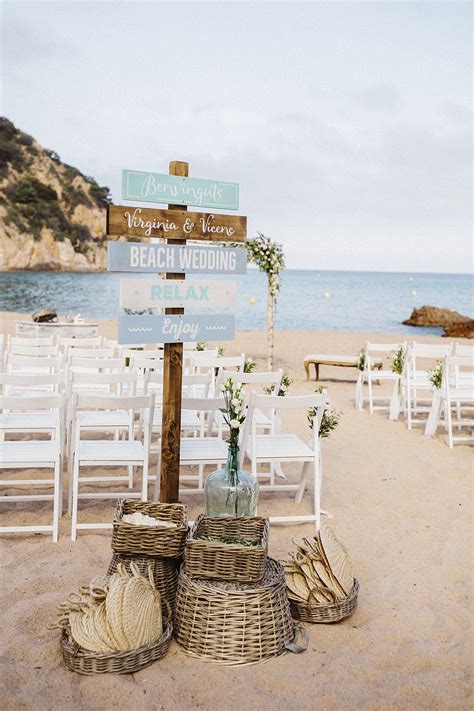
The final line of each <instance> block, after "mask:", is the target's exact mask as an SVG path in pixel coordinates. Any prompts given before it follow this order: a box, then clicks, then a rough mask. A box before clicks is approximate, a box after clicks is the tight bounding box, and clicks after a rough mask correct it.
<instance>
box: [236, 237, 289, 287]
mask: <svg viewBox="0 0 474 711" xmlns="http://www.w3.org/2000/svg"><path fill="white" fill-rule="evenodd" d="M245 246H246V248H247V258H248V261H249V262H253V263H254V264H256V265H257V266H258V268H259V270H260V271H261V272H265V274H267V276H268V288H269V291H270V293H271V296H272V298H273V299H274V300H276V298H277V296H278V292H279V291H280V286H281V278H280V272H282V271H283V269H284V268H285V256H284V254H283V247H282V245H281V244H278V243H277V242H272V240H271V239H270V238H269V237H265V235H264V234H262V233H261V232H259V233H258V234H257V237H254V238H253V239H249V240H247V242H246V243H245Z"/></svg>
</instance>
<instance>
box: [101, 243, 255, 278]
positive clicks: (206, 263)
mask: <svg viewBox="0 0 474 711" xmlns="http://www.w3.org/2000/svg"><path fill="white" fill-rule="evenodd" d="M107 247H108V250H107V260H108V261H107V269H108V271H109V272H164V271H167V272H174V273H182V274H184V273H187V274H193V273H194V274H197V273H200V274H245V273H246V271H247V253H246V250H245V249H242V248H239V247H236V248H234V247H198V246H193V245H186V246H184V245H183V246H182V247H181V246H177V245H171V244H161V243H151V242H150V243H148V242H108V244H107Z"/></svg>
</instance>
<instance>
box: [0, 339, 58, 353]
mask: <svg viewBox="0 0 474 711" xmlns="http://www.w3.org/2000/svg"><path fill="white" fill-rule="evenodd" d="M56 345H57V343H56V339H55V337H54V336H44V337H41V338H36V337H32V338H26V337H23V336H9V337H8V340H7V349H8V350H11V349H12V347H13V346H14V347H17V346H26V347H27V348H28V347H34V348H40V347H43V346H44V347H46V348H48V347H49V348H50V347H51V346H56Z"/></svg>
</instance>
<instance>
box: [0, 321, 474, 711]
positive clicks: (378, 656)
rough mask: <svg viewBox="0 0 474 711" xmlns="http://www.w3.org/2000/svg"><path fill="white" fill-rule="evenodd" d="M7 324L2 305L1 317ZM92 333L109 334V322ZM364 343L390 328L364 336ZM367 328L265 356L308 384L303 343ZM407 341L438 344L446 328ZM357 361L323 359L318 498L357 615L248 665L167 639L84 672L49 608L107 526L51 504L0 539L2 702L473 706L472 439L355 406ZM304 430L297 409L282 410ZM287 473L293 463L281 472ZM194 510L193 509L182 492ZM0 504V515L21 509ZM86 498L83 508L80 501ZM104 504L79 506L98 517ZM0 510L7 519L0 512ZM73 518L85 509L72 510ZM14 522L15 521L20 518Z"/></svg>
mask: <svg viewBox="0 0 474 711" xmlns="http://www.w3.org/2000/svg"><path fill="white" fill-rule="evenodd" d="M0 324H1V325H2V331H4V332H11V331H12V328H13V325H14V317H13V315H6V314H3V315H0ZM103 332H104V333H105V332H107V333H108V334H109V335H112V334H113V325H111V324H104V326H103ZM370 337H371V338H372V339H373V340H376V339H380V340H383V341H386V342H391V341H393V340H400V336H393V335H390V334H377V335H376V336H375V334H371V335H370ZM366 338H367V334H356V333H345V332H330V333H322V332H301V331H300V332H297V331H277V333H276V343H275V355H276V366H277V367H283V368H285V369H287V370H288V371H289V373H290V375H291V376H292V377H293V378H294V379H295V382H294V384H293V386H292V387H291V392H292V393H294V394H298V393H310V392H312V390H313V388H314V384H313V383H307V382H305V380H304V378H305V373H304V369H303V357H304V355H305V353H308V352H327V353H341V354H344V353H347V354H354V353H356V352H357V351H358V350H359V348H360V347H361V346H362V345H363V343H364V341H365V340H366ZM416 340H419V341H426V342H441V341H442V342H446V341H445V339H437V338H424V337H423V336H422V331H420V336H418V332H417V335H416ZM240 352H245V353H246V354H247V355H249V356H253V357H255V358H257V360H258V363H259V369H260V370H261V369H263V362H264V361H263V357H264V354H265V335H264V334H263V333H257V332H254V331H243V332H239V333H238V335H237V339H236V341H235V342H234V343H232V344H226V354H236V353H240ZM355 376H356V371H355V370H352V369H343V368H329V367H326V368H324V367H323V368H321V378H322V384H323V385H324V386H325V387H327V388H328V391H329V395H330V399H331V402H332V404H333V406H334V407H335V408H336V409H340V410H342V411H343V415H342V418H341V422H340V426H339V427H338V429H337V430H336V431H335V432H334V433H333V435H332V436H331V438H330V439H329V440H326V441H324V443H323V460H324V485H323V505H324V507H325V508H326V509H328V510H329V511H330V512H331V513H332V514H333V519H332V522H333V523H334V525H335V526H336V529H337V531H338V533H339V536H340V537H341V539H342V540H343V541H344V542H345V544H346V546H347V547H348V548H349V550H350V552H351V554H352V558H353V564H354V568H355V572H356V576H357V578H358V580H359V581H360V586H361V590H360V596H359V606H358V609H357V611H356V612H355V614H354V615H353V616H352V617H351V618H350V619H348V620H346V621H344V622H343V623H341V624H338V625H332V626H331V625H316V626H315V625H313V626H310V625H307V628H308V630H309V646H308V649H307V651H306V652H305V653H303V654H300V655H298V656H296V655H293V654H287V655H285V656H283V657H280V658H277V659H274V660H270V661H269V662H267V663H264V664H259V665H255V666H250V667H243V668H239V667H227V668H225V667H224V668H223V667H219V666H214V665H212V664H205V663H202V662H199V661H196V660H193V659H190V658H188V657H186V656H185V655H184V654H183V653H182V652H181V650H180V649H179V647H178V646H177V644H176V643H175V642H173V643H172V645H171V648H170V651H169V653H168V655H167V657H166V658H165V659H163V660H162V661H160V662H158V663H156V664H154V665H153V666H151V667H148V668H147V669H144V670H143V671H141V672H139V673H136V674H134V675H127V676H96V677H92V678H89V677H81V676H79V675H76V674H73V673H71V672H68V671H67V670H66V669H65V668H64V667H63V663H62V659H61V654H60V648H59V644H58V633H57V632H50V631H48V630H47V629H46V625H47V623H48V621H49V620H50V619H52V617H53V612H54V608H55V605H56V604H57V603H58V602H60V601H61V600H62V599H64V598H65V597H66V595H67V594H68V593H69V592H70V591H72V590H75V589H76V588H77V586H78V584H79V583H81V582H87V581H88V580H89V579H90V578H91V577H93V576H95V575H97V574H98V573H100V572H102V571H104V569H105V567H106V566H107V564H108V562H109V559H110V556H111V551H110V533H109V532H107V531H101V532H97V533H94V532H90V533H89V532H80V533H79V537H78V541H77V543H72V542H71V541H70V537H69V536H70V530H69V520H68V517H67V515H64V516H63V520H62V523H61V537H60V542H59V543H58V544H57V545H54V544H53V543H52V542H51V539H50V538H49V537H48V536H47V535H35V536H32V535H15V536H14V535H9V536H4V537H3V538H2V557H3V567H2V573H1V576H2V578H1V582H2V585H1V597H2V606H1V607H2V622H1V629H2V639H3V650H2V651H3V654H2V672H1V678H2V682H3V701H2V704H1V706H2V708H3V709H8V710H15V711H16V710H17V709H18V710H19V709H28V711H36V710H38V711H49V710H51V709H61V710H62V709H73V710H74V711H79V710H82V709H83V710H87V711H95V710H96V709H97V711H99V710H100V711H108V710H112V709H119V710H120V711H125V710H127V711H128V710H133V711H141V710H143V711H145V710H146V711H152V710H155V709H156V710H158V709H161V710H165V711H187V710H192V709H202V710H207V709H209V710H216V711H220V710H221V709H239V710H240V709H245V710H247V709H249V708H255V709H261V710H263V711H267V710H269V711H270V710H273V709H297V710H298V711H299V710H303V709H314V710H316V709H318V710H319V711H329V710H334V711H343V710H345V709H347V710H352V709H358V710H359V711H366V710H367V711H375V710H377V711H382V710H384V711H388V710H390V711H391V710H392V709H412V710H414V711H415V710H416V711H418V710H420V709H430V710H431V711H434V710H435V709H443V710H446V711H453V710H455V709H463V710H465V709H469V708H472V699H471V698H470V696H469V692H470V687H471V679H472V678H471V676H470V673H471V667H470V664H471V656H472V655H471V652H472V648H471V644H470V640H471V634H470V633H471V616H470V592H471V574H470V571H471V545H470V542H471V521H472V518H471V493H472V490H471V480H470V477H471V472H472V450H470V448H469V447H467V446H464V445H463V446H457V447H456V448H455V449H454V450H450V449H449V448H448V447H447V445H446V443H445V441H444V439H443V437H442V436H438V437H437V438H435V439H432V440H430V439H426V438H424V437H423V436H422V433H421V431H420V430H419V429H417V430H413V431H407V429H406V427H405V424H404V422H403V421H400V422H396V423H394V422H389V421H388V420H387V416H386V414H385V413H376V414H374V415H369V414H368V413H367V412H358V411H356V410H355V409H354V404H353V401H354V393H355ZM285 424H287V425H288V426H289V427H291V428H292V429H293V431H295V432H297V433H299V434H300V435H301V436H303V437H305V438H306V437H307V424H306V419H305V416H304V414H302V415H301V417H300V419H296V418H294V419H293V418H292V419H291V420H287V421H286V423H285ZM289 471H290V472H291V469H290V470H289ZM183 500H184V501H185V503H188V504H189V506H190V516H191V517H195V516H196V515H197V514H198V513H199V512H200V511H201V510H202V499H201V498H200V497H199V496H190V495H186V496H185V497H183ZM14 506H16V507H17V509H16V510H18V504H12V505H11V506H4V509H5V510H7V512H8V520H9V522H13V521H19V518H18V513H16V514H15V513H14V510H15V509H14ZM22 508H23V509H24V510H23V512H22V515H23V517H24V518H23V520H24V521H25V519H26V520H30V521H31V520H39V517H40V516H41V515H42V512H43V511H44V507H43V506H42V505H41V504H34V505H32V504H25V505H24V506H22ZM83 509H84V505H83ZM310 510H311V496H310V495H309V493H308V492H307V493H306V496H305V498H304V499H303V503H302V504H301V505H300V506H299V507H297V506H296V505H295V504H294V503H293V502H292V500H291V499H290V498H289V497H288V496H287V495H285V494H280V495H278V496H277V495H275V494H273V495H272V494H264V495H261V498H260V507H259V513H260V514H263V515H267V514H274V515H277V514H284V513H288V512H289V511H301V512H302V513H310ZM112 512H113V505H112V504H111V505H110V506H108V505H107V503H100V504H98V505H95V506H93V508H92V507H87V512H86V513H83V514H82V515H83V516H87V514H88V515H89V516H90V515H91V514H93V516H94V518H95V519H96V520H102V521H107V520H108V518H110V517H111V516H112ZM2 520H3V521H5V516H2ZM83 520H84V519H83ZM25 522H26V521H25ZM311 532H312V527H311V526H309V525H307V524H304V525H278V526H277V525H274V526H272V528H271V535H270V552H271V555H272V556H273V557H276V558H279V557H284V556H285V554H286V553H287V551H288V550H289V549H290V547H291V541H292V539H293V538H295V537H298V536H300V535H309V534H311Z"/></svg>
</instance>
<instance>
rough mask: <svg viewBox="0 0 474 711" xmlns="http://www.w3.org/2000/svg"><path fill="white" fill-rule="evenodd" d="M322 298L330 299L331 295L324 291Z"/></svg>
mask: <svg viewBox="0 0 474 711" xmlns="http://www.w3.org/2000/svg"><path fill="white" fill-rule="evenodd" d="M324 296H325V297H326V299H330V298H331V294H330V293H329V291H325V292H324Z"/></svg>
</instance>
